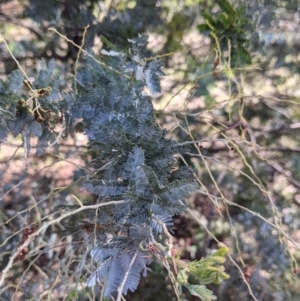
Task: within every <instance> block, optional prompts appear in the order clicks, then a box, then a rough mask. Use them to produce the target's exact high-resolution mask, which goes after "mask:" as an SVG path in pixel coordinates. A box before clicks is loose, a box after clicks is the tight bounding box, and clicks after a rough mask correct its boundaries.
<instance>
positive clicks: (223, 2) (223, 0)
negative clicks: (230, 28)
mask: <svg viewBox="0 0 300 301" xmlns="http://www.w3.org/2000/svg"><path fill="white" fill-rule="evenodd" d="M218 4H219V6H220V8H221V9H222V10H223V11H224V12H225V13H226V14H228V15H229V16H234V15H235V10H234V8H233V6H232V5H231V4H230V3H229V2H228V1H227V0H219V2H218Z"/></svg>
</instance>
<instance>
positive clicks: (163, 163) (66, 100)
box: [0, 35, 197, 298]
mask: <svg viewBox="0 0 300 301" xmlns="http://www.w3.org/2000/svg"><path fill="white" fill-rule="evenodd" d="M130 42H131V44H132V48H131V51H130V54H126V53H121V52H120V53H117V52H113V55H112V52H108V53H107V54H108V56H107V61H106V64H107V65H108V66H113V68H111V67H107V66H105V65H104V64H98V63H96V62H95V61H94V60H92V59H88V60H87V62H86V64H85V66H84V68H81V69H79V70H78V73H77V77H76V89H73V92H68V93H65V94H60V93H59V91H60V85H61V83H60V80H59V77H58V76H57V75H55V68H54V64H53V61H51V62H50V63H49V64H48V66H47V65H46V64H45V63H42V68H41V70H40V72H39V74H38V77H37V79H36V81H35V82H34V83H32V84H29V83H27V88H28V85H30V87H29V91H27V92H23V91H22V81H23V78H22V76H21V75H20V74H19V73H14V74H13V75H12V76H11V77H9V78H8V79H7V81H6V82H2V83H1V84H2V90H1V95H0V96H1V97H0V101H1V105H2V107H3V108H4V112H3V113H1V114H3V116H4V115H5V114H7V116H6V115H5V118H4V122H3V125H2V128H3V134H1V140H4V139H5V138H6V136H5V135H6V133H5V131H6V130H8V129H9V130H10V132H11V133H12V134H13V135H14V136H16V135H18V134H22V135H23V137H25V138H24V139H23V140H24V147H25V148H26V149H27V150H28V149H29V147H30V142H29V140H30V136H31V135H35V136H38V137H39V141H38V148H37V150H38V151H37V152H38V153H42V152H44V151H46V149H47V146H49V145H52V146H54V145H56V144H57V143H56V141H55V140H56V139H57V138H58V137H59V136H57V134H58V133H56V132H55V127H54V125H53V123H54V122H55V121H56V120H57V118H59V117H61V116H63V117H64V118H63V121H64V124H63V126H64V127H65V129H66V130H65V133H68V132H69V131H71V130H72V129H73V128H74V126H76V124H77V123H78V122H80V123H81V124H82V125H83V129H84V132H85V133H86V135H87V136H88V138H89V148H90V149H91V150H93V152H94V154H95V155H94V158H93V160H92V161H91V168H92V170H91V173H90V175H89V177H88V178H87V179H86V181H85V182H84V184H83V188H84V189H85V190H87V191H89V192H91V193H92V194H95V195H98V196H99V197H100V202H103V203H107V202H110V201H114V200H122V203H120V204H119V205H111V207H112V208H113V210H111V211H109V210H107V211H106V212H112V213H111V216H110V225H109V227H108V226H107V225H106V226H107V227H106V230H107V231H106V232H105V231H104V232H103V227H105V223H106V221H107V216H106V217H104V216H103V215H102V214H99V215H98V221H97V223H98V224H99V225H101V227H100V228H101V231H102V232H101V239H98V240H96V246H94V248H93V250H92V252H91V257H92V259H93V260H94V261H96V262H98V268H97V269H96V270H95V271H94V273H93V274H92V275H90V277H89V278H88V280H87V284H88V286H93V285H95V284H96V281H100V282H101V283H103V284H104V296H105V297H106V298H110V297H111V296H113V295H114V294H115V293H116V291H118V290H119V291H121V292H122V293H123V294H126V293H127V291H128V290H130V291H134V290H135V289H136V288H137V285H138V283H139V280H140V276H141V275H143V276H145V275H146V274H147V271H148V268H147V265H148V264H149V263H150V262H151V261H152V260H153V256H154V254H157V255H160V256H165V251H164V247H163V245H162V244H163V237H164V234H165V232H164V231H166V227H172V226H173V223H172V216H173V215H175V214H179V213H181V212H183V211H184V210H185V208H186V203H185V201H184V198H185V197H186V196H188V195H189V194H190V193H191V192H193V191H195V190H196V189H197V184H196V183H195V181H194V180H193V174H192V171H191V170H190V169H189V168H186V167H181V166H180V164H179V162H178V160H177V159H176V157H174V155H176V154H177V153H179V154H183V153H185V152H186V151H188V150H189V148H188V147H186V146H179V145H177V144H176V142H175V141H173V140H171V139H169V138H167V131H166V130H162V129H161V128H160V126H159V125H158V123H157V122H156V119H155V116H154V110H153V106H152V102H151V97H150V96H149V92H147V89H148V91H149V90H150V92H151V93H159V92H160V82H159V76H161V75H163V72H162V70H161V64H160V62H159V61H158V60H150V61H147V60H146V59H145V58H144V53H145V50H146V45H147V37H146V36H144V35H140V36H139V37H138V38H136V39H132V40H130ZM25 83H26V82H25ZM11 87H12V88H11ZM25 90H26V89H25ZM31 92H32V93H33V94H34V95H35V96H34V97H33V100H35V102H34V103H33V106H32V107H31V108H30V105H29V101H28V100H26V101H22V102H21V105H22V107H21V108H20V105H19V104H18V99H20V98H21V97H24V98H25V97H26V96H27V95H22V93H25V94H26V93H27V94H29V95H30V93H31ZM27 98H28V97H27ZM6 111H9V112H12V114H11V113H10V114H8V113H6ZM47 114H49V116H48V115H47ZM50 117H51V118H50ZM95 229H96V230H95V231H97V226H96V228H95ZM99 231H100V230H99ZM102 234H104V236H103V235H102ZM90 235H91V237H93V236H94V231H91V232H90ZM86 241H88V240H86ZM90 241H92V240H90ZM157 246H160V247H157Z"/></svg>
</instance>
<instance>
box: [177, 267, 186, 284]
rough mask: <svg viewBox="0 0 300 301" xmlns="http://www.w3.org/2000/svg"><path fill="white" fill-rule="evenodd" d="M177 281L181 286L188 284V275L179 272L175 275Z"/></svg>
mask: <svg viewBox="0 0 300 301" xmlns="http://www.w3.org/2000/svg"><path fill="white" fill-rule="evenodd" d="M177 281H178V282H179V283H181V284H183V285H184V284H186V283H188V275H187V273H186V272H185V271H184V270H181V271H180V272H179V273H178V275H177Z"/></svg>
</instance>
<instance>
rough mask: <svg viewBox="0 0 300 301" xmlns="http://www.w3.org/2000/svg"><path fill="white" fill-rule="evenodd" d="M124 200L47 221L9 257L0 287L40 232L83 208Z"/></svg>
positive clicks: (71, 212)
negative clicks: (22, 251) (21, 251)
mask: <svg viewBox="0 0 300 301" xmlns="http://www.w3.org/2000/svg"><path fill="white" fill-rule="evenodd" d="M124 202H125V201H124V200H120V201H111V202H107V203H101V204H96V205H88V206H82V207H80V208H77V209H75V210H73V211H69V212H67V213H65V214H63V215H61V216H59V217H58V218H56V219H53V220H51V221H49V222H47V223H45V224H44V225H43V226H42V227H41V228H40V229H38V230H37V231H36V232H34V233H32V234H31V235H29V236H28V238H27V239H26V241H25V242H24V243H23V244H22V245H21V246H19V247H18V250H17V251H16V252H15V253H14V254H13V255H12V256H11V257H10V258H9V261H8V263H7V265H6V267H5V268H4V269H3V270H2V275H1V278H0V287H1V286H2V285H3V283H4V279H5V276H6V274H7V272H8V271H9V269H10V268H11V267H12V265H13V262H14V260H15V258H16V257H17V256H18V254H19V250H23V249H24V248H25V247H27V246H28V245H29V244H30V243H31V242H32V241H33V240H34V238H35V237H36V236H38V235H39V234H40V233H42V232H43V231H45V230H46V229H47V228H48V227H49V226H51V225H54V224H57V223H59V222H60V221H61V220H63V219H64V218H66V217H69V216H71V215H74V214H76V213H78V212H81V211H83V210H89V209H98V208H100V207H104V206H110V205H118V204H122V203H124Z"/></svg>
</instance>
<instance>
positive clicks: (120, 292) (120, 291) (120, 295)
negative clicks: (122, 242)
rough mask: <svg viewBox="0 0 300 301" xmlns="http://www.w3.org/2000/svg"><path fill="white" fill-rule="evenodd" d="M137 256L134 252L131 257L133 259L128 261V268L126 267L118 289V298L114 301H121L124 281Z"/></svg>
mask: <svg viewBox="0 0 300 301" xmlns="http://www.w3.org/2000/svg"><path fill="white" fill-rule="evenodd" d="M137 254H138V251H136V252H135V253H134V255H133V257H132V259H131V261H130V264H129V267H128V269H127V271H126V273H125V276H124V278H123V280H122V282H121V284H120V286H119V287H118V297H117V300H116V301H121V298H122V291H123V288H124V285H125V283H126V280H127V278H128V276H129V273H130V270H131V268H132V266H133V264H134V261H135V259H136V257H137Z"/></svg>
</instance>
